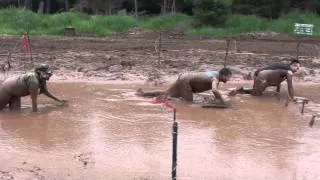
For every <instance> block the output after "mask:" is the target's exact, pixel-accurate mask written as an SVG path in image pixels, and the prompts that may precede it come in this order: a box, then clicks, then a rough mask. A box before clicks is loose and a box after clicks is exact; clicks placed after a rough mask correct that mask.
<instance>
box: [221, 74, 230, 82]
mask: <svg viewBox="0 0 320 180" xmlns="http://www.w3.org/2000/svg"><path fill="white" fill-rule="evenodd" d="M230 78H231V76H230V75H229V76H225V75H221V76H219V81H221V82H223V83H226V82H227V81H229V80H230Z"/></svg>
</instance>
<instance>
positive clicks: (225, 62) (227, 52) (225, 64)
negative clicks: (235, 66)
mask: <svg viewBox="0 0 320 180" xmlns="http://www.w3.org/2000/svg"><path fill="white" fill-rule="evenodd" d="M226 45H227V47H226V56H225V57H224V63H223V67H226V66H227V59H228V54H229V46H230V39H229V38H228V39H227V40H226Z"/></svg>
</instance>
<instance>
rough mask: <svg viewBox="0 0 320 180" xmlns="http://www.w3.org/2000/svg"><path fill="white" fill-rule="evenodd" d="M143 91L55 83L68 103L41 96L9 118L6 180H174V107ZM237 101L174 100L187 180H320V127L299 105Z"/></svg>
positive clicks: (1, 167) (0, 172)
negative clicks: (226, 104) (204, 104)
mask: <svg viewBox="0 0 320 180" xmlns="http://www.w3.org/2000/svg"><path fill="white" fill-rule="evenodd" d="M138 87H139V85H134V84H132V85H130V84H129V85H106V84H92V83H53V84H50V86H49V88H50V89H51V90H52V91H53V92H54V93H55V94H56V95H57V96H59V97H63V98H64V99H68V100H69V103H68V105H67V106H63V107H61V106H58V105H57V104H56V103H55V102H53V101H52V100H50V99H48V98H46V97H43V96H41V99H40V102H39V104H40V108H39V109H40V112H39V113H30V111H31V107H30V101H29V98H25V99H23V103H24V104H25V105H24V107H23V110H22V111H21V112H19V113H14V114H13V113H10V112H2V113H0V123H1V127H0V179H59V180H60V179H117V180H118V179H170V178H171V158H172V144H171V143H172V134H171V129H172V110H170V109H168V108H165V107H163V106H161V105H155V104H151V103H150V102H151V99H143V98H139V97H136V96H135V95H134V92H135V90H136V89H137V88H138ZM298 89H299V91H300V92H301V93H302V95H305V96H307V95H308V94H309V93H308V92H315V93H316V92H319V90H320V86H313V87H311V88H310V87H304V86H301V87H299V88H298ZM314 98H318V99H317V100H320V98H319V97H317V95H315V97H314ZM230 102H231V104H232V107H231V108H229V109H203V108H201V107H199V106H198V105H187V104H183V103H181V102H180V103H178V102H176V103H174V105H175V106H176V108H177V119H178V123H179V134H178V168H177V176H178V179H192V180H193V179H210V180H211V179H221V180H234V179H235V180H238V179H247V180H248V179H252V180H257V179H259V180H260V179H263V180H264V179H268V180H269V179H270V180H275V179H279V180H285V179H288V180H292V179H297V180H298V179H301V180H307V179H308V180H309V179H310V180H314V179H319V177H320V166H319V165H320V138H319V137H320V131H319V128H320V123H319V124H317V122H316V124H315V125H314V126H313V127H312V128H310V127H308V122H309V118H310V114H308V113H306V114H305V115H301V114H299V111H300V109H299V108H300V105H297V104H290V105H289V107H288V108H285V107H284V100H280V101H278V100H277V99H276V98H275V97H274V96H272V95H268V94H267V95H266V96H264V97H249V96H245V95H241V96H237V97H233V98H231V100H230ZM314 107H317V106H314ZM314 110H315V108H314Z"/></svg>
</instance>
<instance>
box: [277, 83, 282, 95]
mask: <svg viewBox="0 0 320 180" xmlns="http://www.w3.org/2000/svg"><path fill="white" fill-rule="evenodd" d="M280 89H281V84H280V83H279V84H278V85H277V93H280Z"/></svg>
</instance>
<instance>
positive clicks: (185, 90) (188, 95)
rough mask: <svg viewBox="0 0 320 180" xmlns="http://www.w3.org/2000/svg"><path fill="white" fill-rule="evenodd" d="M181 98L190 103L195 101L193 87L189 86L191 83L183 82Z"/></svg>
mask: <svg viewBox="0 0 320 180" xmlns="http://www.w3.org/2000/svg"><path fill="white" fill-rule="evenodd" d="M180 97H182V98H183V99H184V100H186V101H189V102H192V101H193V92H192V88H191V86H190V85H189V82H183V83H182V84H181V87H180Z"/></svg>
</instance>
